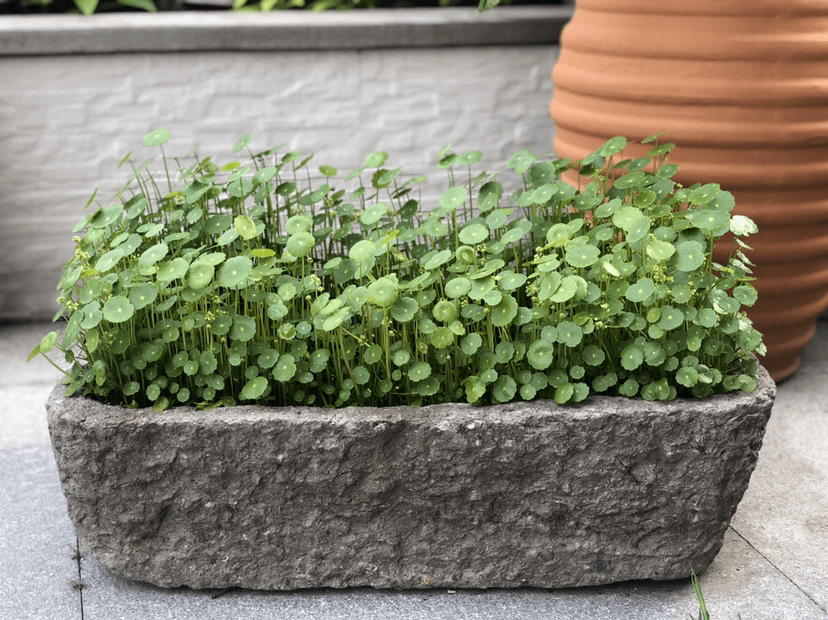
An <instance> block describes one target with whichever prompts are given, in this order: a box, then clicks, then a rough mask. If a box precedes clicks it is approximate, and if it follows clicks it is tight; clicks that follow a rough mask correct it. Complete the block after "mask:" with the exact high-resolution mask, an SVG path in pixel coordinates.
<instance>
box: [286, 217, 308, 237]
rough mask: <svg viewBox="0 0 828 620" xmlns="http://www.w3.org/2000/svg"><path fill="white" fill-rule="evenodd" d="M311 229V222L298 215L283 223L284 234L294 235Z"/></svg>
mask: <svg viewBox="0 0 828 620" xmlns="http://www.w3.org/2000/svg"><path fill="white" fill-rule="evenodd" d="M312 227H313V220H312V219H311V218H310V217H308V216H307V215H304V214H300V215H294V216H292V217H289V218H288V220H287V222H285V232H286V233H287V234H289V235H294V234H296V233H299V232H310V230H311V228H312Z"/></svg>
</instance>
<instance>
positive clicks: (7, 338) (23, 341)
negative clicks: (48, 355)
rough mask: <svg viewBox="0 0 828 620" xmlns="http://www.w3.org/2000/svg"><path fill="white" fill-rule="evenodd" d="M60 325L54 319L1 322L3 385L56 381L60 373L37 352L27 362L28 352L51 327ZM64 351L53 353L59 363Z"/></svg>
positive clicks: (0, 361)
mask: <svg viewBox="0 0 828 620" xmlns="http://www.w3.org/2000/svg"><path fill="white" fill-rule="evenodd" d="M58 328H59V325H58V324H55V323H48V322H47V323H30V324H23V325H16V324H0V386H15V387H16V386H20V385H35V384H46V383H52V384H53V383H55V382H56V381H57V380H58V379H59V378H60V376H61V373H60V371H58V370H57V369H56V368H55V367H54V366H52V365H51V364H50V363H49V362H48V361H46V360H45V359H43V357H42V356H38V357H36V358H35V359H33V360H32V361H31V362H28V363H27V362H26V358H27V357H28V356H29V352H30V351H31V350H32V349H33V348H34V347H35V345H37V343H38V342H40V340H41V339H42V338H43V336H45V335H46V334H48V333H49V332H50V331H55V330H56V329H58ZM62 355H63V354H62V353H59V352H58V353H57V355H52V359H55V360H56V362H57V363H63V366H64V367H65V366H66V364H65V362H63V360H61V359H60V358H61V357H62Z"/></svg>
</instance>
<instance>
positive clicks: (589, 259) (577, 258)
mask: <svg viewBox="0 0 828 620" xmlns="http://www.w3.org/2000/svg"><path fill="white" fill-rule="evenodd" d="M600 256H601V250H600V249H598V248H597V247H595V246H594V245H579V246H575V247H571V248H567V250H566V253H565V255H564V258H565V260H566V262H567V263H569V264H570V265H571V266H572V267H575V268H576V269H583V268H585V267H589V266H590V265H593V264H595V262H596V261H597V260H598V258H599V257H600Z"/></svg>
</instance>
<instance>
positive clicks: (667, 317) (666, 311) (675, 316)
mask: <svg viewBox="0 0 828 620" xmlns="http://www.w3.org/2000/svg"><path fill="white" fill-rule="evenodd" d="M682 323H684V314H683V313H682V311H681V310H679V309H678V308H674V307H673V306H662V307H661V317H660V318H659V319H658V323H657V325H658V326H659V327H660V328H661V329H663V330H665V331H669V330H671V329H676V328H677V327H680V326H681V325H682Z"/></svg>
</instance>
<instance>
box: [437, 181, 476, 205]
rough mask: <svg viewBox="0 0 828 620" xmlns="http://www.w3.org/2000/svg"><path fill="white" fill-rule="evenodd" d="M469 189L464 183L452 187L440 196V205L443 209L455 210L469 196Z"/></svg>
mask: <svg viewBox="0 0 828 620" xmlns="http://www.w3.org/2000/svg"><path fill="white" fill-rule="evenodd" d="M468 195H469V191H468V189H466V187H465V186H464V185H461V186H457V187H452V188H450V189H448V190H446V191H445V192H443V194H442V196H440V206H441V207H442V208H443V209H446V210H449V211H454V210H455V209H457V208H458V207H459V206H460V205H462V204H463V203H464V202H466V198H468Z"/></svg>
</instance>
